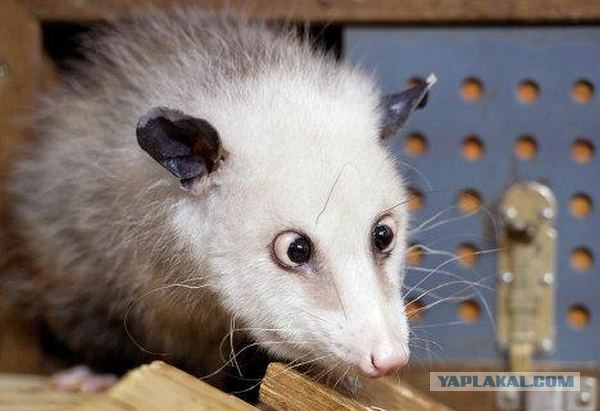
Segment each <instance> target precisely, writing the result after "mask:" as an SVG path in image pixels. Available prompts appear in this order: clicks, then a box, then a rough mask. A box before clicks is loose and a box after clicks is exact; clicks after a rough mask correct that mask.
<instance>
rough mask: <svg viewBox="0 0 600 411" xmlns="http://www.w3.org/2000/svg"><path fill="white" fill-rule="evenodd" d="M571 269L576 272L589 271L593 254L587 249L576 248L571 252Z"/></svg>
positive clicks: (592, 261) (592, 263) (592, 262)
mask: <svg viewBox="0 0 600 411" xmlns="http://www.w3.org/2000/svg"><path fill="white" fill-rule="evenodd" d="M570 260H571V267H572V268H573V269H574V270H576V271H589V270H590V269H591V268H592V266H593V265H594V254H593V253H592V251H591V250H590V249H589V248H587V247H576V248H574V249H573V250H572V251H571V258H570Z"/></svg>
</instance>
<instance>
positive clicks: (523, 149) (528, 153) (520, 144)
mask: <svg viewBox="0 0 600 411" xmlns="http://www.w3.org/2000/svg"><path fill="white" fill-rule="evenodd" d="M537 153H538V144H537V141H535V138H533V137H532V136H521V137H519V138H518V139H517V141H516V142H515V155H516V156H517V158H519V159H521V160H532V159H534V158H535V157H536V156H537Z"/></svg>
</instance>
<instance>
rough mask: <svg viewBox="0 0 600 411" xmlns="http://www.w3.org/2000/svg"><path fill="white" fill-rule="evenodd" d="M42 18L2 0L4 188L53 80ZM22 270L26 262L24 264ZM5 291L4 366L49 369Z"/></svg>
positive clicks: (3, 239)
mask: <svg viewBox="0 0 600 411" xmlns="http://www.w3.org/2000/svg"><path fill="white" fill-rule="evenodd" d="M42 49H43V47H42V33H41V29H40V22H39V21H38V20H37V19H36V18H34V17H32V16H31V15H30V14H29V13H28V12H26V11H25V10H23V8H22V7H21V6H20V5H18V4H16V3H15V1H14V0H1V1H0V130H1V133H0V187H2V186H3V185H4V181H3V180H1V179H4V178H6V176H7V171H8V169H9V165H10V160H11V158H12V157H13V156H12V153H13V152H14V149H15V148H17V147H18V146H20V145H21V144H22V141H23V138H24V136H25V133H26V130H25V127H24V125H23V117H24V116H25V115H24V113H25V112H26V109H27V108H28V106H29V104H30V103H31V102H32V101H33V99H34V98H35V96H36V95H37V93H38V92H39V91H40V90H41V89H44V88H46V87H47V86H48V85H49V83H50V82H51V81H52V80H51V79H52V72H53V67H52V65H51V64H50V63H49V62H48V60H46V59H45V58H44V53H43V50H42ZM8 202H9V201H8V200H7V198H6V195H5V193H3V192H1V190H0V250H2V251H1V252H0V284H2V283H3V281H2V280H3V276H4V275H6V274H5V272H4V270H6V269H7V267H8V265H9V264H11V263H13V262H12V261H11V259H10V258H11V253H10V252H9V250H10V247H9V243H10V238H9V237H8V235H7V233H6V231H5V227H6V225H7V221H9V217H8V216H7V215H6V211H7V205H8ZM19 268H20V269H22V268H23V267H22V264H19ZM2 292H3V290H2V289H0V330H1V331H0V370H1V371H10V372H39V373H41V372H44V371H48V368H49V367H48V366H47V365H48V361H46V359H45V358H44V357H43V355H42V353H41V351H40V350H39V347H38V346H37V342H36V341H35V339H34V333H33V329H32V328H31V327H30V326H29V325H28V324H24V323H22V322H21V321H19V320H17V319H16V318H15V316H14V315H13V314H11V313H8V312H7V311H6V310H5V307H3V296H2Z"/></svg>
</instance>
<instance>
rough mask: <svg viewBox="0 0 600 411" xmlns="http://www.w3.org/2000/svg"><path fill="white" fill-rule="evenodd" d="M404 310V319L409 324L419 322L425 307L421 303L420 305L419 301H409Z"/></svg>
mask: <svg viewBox="0 0 600 411" xmlns="http://www.w3.org/2000/svg"><path fill="white" fill-rule="evenodd" d="M405 309H406V317H407V318H408V321H409V322H411V323H414V322H418V321H420V320H421V319H422V318H423V315H424V314H425V312H424V311H425V307H424V306H423V303H421V301H419V300H417V301H410V302H409V303H408V304H406V307H405Z"/></svg>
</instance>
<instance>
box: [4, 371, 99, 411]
mask: <svg viewBox="0 0 600 411" xmlns="http://www.w3.org/2000/svg"><path fill="white" fill-rule="evenodd" d="M98 396H100V394H89V393H74V392H65V391H59V390H56V389H54V388H53V387H52V384H51V382H50V379H49V378H47V377H41V376H34V375H18V374H0V410H2V411H63V410H65V409H68V408H71V407H74V406H76V405H79V404H82V403H85V402H88V401H92V400H94V399H95V398H96V397H98Z"/></svg>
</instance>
